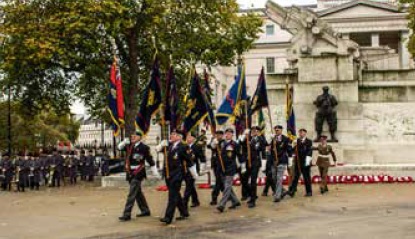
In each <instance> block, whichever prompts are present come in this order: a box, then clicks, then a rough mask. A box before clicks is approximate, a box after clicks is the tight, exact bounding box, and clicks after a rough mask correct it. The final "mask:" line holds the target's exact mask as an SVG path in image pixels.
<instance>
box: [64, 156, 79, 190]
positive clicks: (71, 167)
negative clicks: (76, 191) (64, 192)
mask: <svg viewBox="0 0 415 239" xmlns="http://www.w3.org/2000/svg"><path fill="white" fill-rule="evenodd" d="M66 167H67V168H68V177H69V183H70V184H76V180H77V177H78V159H77V157H76V155H75V151H71V152H70V153H69V157H68V160H67V161H66Z"/></svg>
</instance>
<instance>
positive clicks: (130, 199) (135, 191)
mask: <svg viewBox="0 0 415 239" xmlns="http://www.w3.org/2000/svg"><path fill="white" fill-rule="evenodd" d="M141 183H142V180H140V179H137V178H133V179H132V180H131V181H130V191H129V193H128V196H127V201H126V203H125V208H124V217H131V211H132V210H133V207H134V202H137V205H138V207H139V208H140V211H141V213H147V212H150V208H149V207H148V204H147V200H146V197H145V196H144V193H143V191H142V187H141Z"/></svg>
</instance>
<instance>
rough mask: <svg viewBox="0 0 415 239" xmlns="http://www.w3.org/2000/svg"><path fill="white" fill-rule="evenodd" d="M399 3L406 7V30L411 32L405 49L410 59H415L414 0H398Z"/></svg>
mask: <svg viewBox="0 0 415 239" xmlns="http://www.w3.org/2000/svg"><path fill="white" fill-rule="evenodd" d="M399 2H400V3H401V4H403V5H404V6H405V7H407V11H408V21H409V22H408V28H409V29H410V30H411V32H412V34H411V35H410V36H409V40H408V45H407V47H408V50H409V52H410V53H411V54H412V57H415V35H414V32H415V0H399Z"/></svg>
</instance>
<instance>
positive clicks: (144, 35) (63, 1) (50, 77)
mask: <svg viewBox="0 0 415 239" xmlns="http://www.w3.org/2000/svg"><path fill="white" fill-rule="evenodd" d="M4 2H5V4H4V5H3V6H2V7H1V12H3V14H4V23H3V25H2V26H1V29H0V32H2V33H3V34H5V35H6V36H7V38H6V39H5V46H4V50H3V52H2V59H3V62H2V69H3V70H4V71H5V73H6V76H7V77H6V79H5V80H4V81H3V84H12V85H13V86H15V87H14V89H15V91H14V95H15V97H16V98H18V99H21V100H22V101H26V102H27V104H28V106H29V107H31V108H34V109H42V108H43V106H44V105H47V104H48V105H49V106H52V107H54V108H55V109H57V112H61V111H63V112H65V111H67V110H68V106H69V102H70V101H71V100H72V99H73V97H74V96H77V97H80V98H81V99H82V100H83V101H84V103H85V104H86V105H87V106H88V107H89V109H90V110H91V112H92V113H93V114H99V112H102V108H103V107H104V106H105V105H106V100H105V94H106V92H107V84H106V82H107V79H108V69H109V65H110V64H111V61H112V59H113V54H114V53H115V54H116V56H117V58H119V65H120V67H121V72H122V78H123V86H124V96H125V112H126V131H127V134H128V133H131V132H132V131H133V130H134V118H135V114H136V113H137V110H138V104H139V99H140V95H141V92H142V90H143V88H144V87H143V86H144V85H145V84H146V83H147V81H148V78H149V71H150V69H151V65H152V61H153V57H154V55H155V53H156V51H157V52H158V56H159V58H160V60H161V65H162V69H163V71H167V69H168V66H169V64H173V65H174V66H175V67H176V68H177V75H178V77H177V78H178V84H179V86H180V87H179V89H182V92H181V93H182V94H183V90H184V89H186V87H187V85H188V82H189V80H190V77H189V69H190V68H191V67H190V66H191V65H192V64H193V63H195V62H197V63H201V64H206V65H209V66H210V65H215V64H220V65H230V64H233V63H234V62H235V57H236V56H237V55H240V54H242V53H243V52H244V51H246V50H247V49H249V47H250V46H251V44H252V43H253V41H254V40H255V39H256V38H257V35H258V32H259V31H260V28H259V27H260V26H261V24H262V21H261V19H260V18H259V17H258V16H255V15H254V14H244V15H240V16H238V4H237V3H236V1H235V0H216V1H210V0H209V1H208V0H141V1H140V0H117V1H114V0H100V1H96V0H83V1H67V0H27V1H21V0H6V1H4ZM51 102H52V103H51Z"/></svg>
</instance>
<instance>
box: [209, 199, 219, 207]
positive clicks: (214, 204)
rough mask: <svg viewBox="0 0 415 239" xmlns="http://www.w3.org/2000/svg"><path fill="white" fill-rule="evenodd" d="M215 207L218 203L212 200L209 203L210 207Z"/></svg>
mask: <svg viewBox="0 0 415 239" xmlns="http://www.w3.org/2000/svg"><path fill="white" fill-rule="evenodd" d="M216 205H218V201H216V200H215V201H214V200H212V201H211V202H210V206H216Z"/></svg>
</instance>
